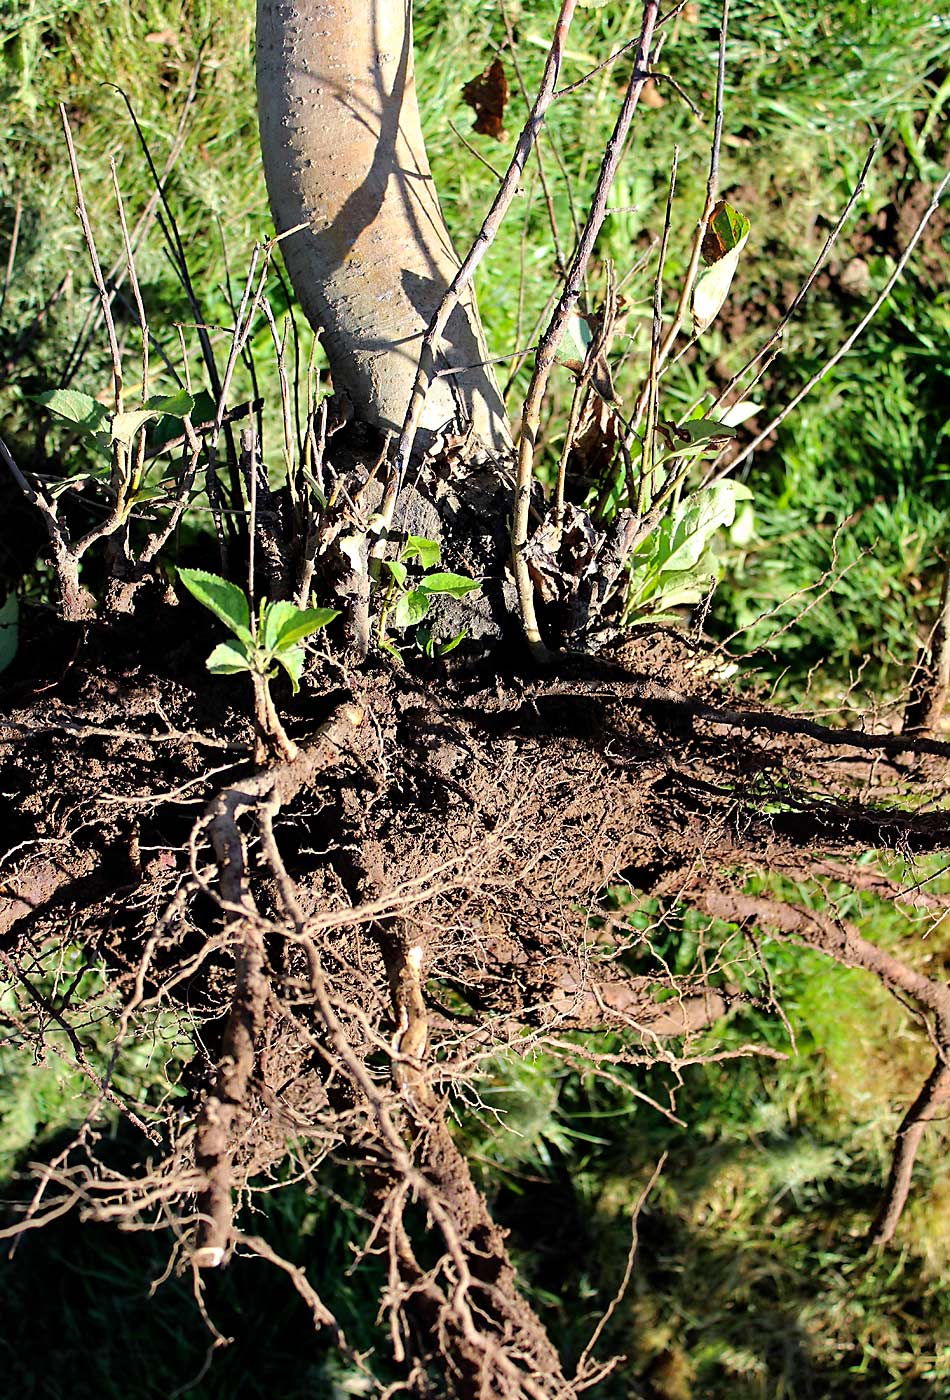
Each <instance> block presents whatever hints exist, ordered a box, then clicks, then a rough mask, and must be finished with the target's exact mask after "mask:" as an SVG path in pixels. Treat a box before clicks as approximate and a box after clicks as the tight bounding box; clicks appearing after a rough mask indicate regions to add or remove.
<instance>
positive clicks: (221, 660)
mask: <svg viewBox="0 0 950 1400" xmlns="http://www.w3.org/2000/svg"><path fill="white" fill-rule="evenodd" d="M205 665H206V666H207V668H208V670H209V671H213V672H214V674H215V675H216V676H232V675H234V674H236V672H238V671H250V670H251V662H250V658H249V657H248V654H247V652H246V651H245V649H244V648H243V647H242V646H240V645H239V644H238V643H237V642H219V644H218V645H217V646H216V647H215V649H214V651H213V652H212V653H211V655H210V656H209V657H208V659H207V661H206V662H205Z"/></svg>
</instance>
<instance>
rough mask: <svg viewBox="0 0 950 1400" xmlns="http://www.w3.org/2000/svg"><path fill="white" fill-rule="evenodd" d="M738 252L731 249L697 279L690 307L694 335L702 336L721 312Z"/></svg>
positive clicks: (734, 273) (733, 274) (737, 263)
mask: <svg viewBox="0 0 950 1400" xmlns="http://www.w3.org/2000/svg"><path fill="white" fill-rule="evenodd" d="M740 252H741V249H740V248H733V249H732V251H731V252H729V253H727V254H726V256H725V257H724V258H722V259H720V261H719V262H717V263H714V264H713V266H712V267H707V269H706V271H705V272H701V273H700V275H699V276H698V277H697V279H696V285H695V287H694V288H693V307H692V309H693V331H694V333H695V334H696V335H702V333H703V331H706V330H708V329H709V327H710V326H711V325H712V323H713V321H715V319H716V317H717V316H718V315H719V313H720V311H721V310H722V306H723V302H724V301H725V300H726V297H727V296H728V295H729V288H730V287H731V286H732V279H733V277H735V275H736V268H737V267H738V266H739V253H740Z"/></svg>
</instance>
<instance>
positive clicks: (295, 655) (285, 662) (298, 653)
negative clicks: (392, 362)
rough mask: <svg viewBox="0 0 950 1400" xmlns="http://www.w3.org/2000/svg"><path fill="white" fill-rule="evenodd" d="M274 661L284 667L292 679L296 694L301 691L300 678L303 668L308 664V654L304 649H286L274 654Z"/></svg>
mask: <svg viewBox="0 0 950 1400" xmlns="http://www.w3.org/2000/svg"><path fill="white" fill-rule="evenodd" d="M274 660H275V661H277V662H279V663H280V665H281V666H283V668H284V670H285V671H286V672H287V674H288V676H289V677H290V684H291V685H292V686H293V688H294V694H295V695H296V694H297V691H298V690H299V689H300V677H301V676H302V675H303V668H304V666H305V665H306V664H307V653H306V652H305V651H304V649H303V647H285V648H284V649H283V650H282V651H278V652H275V653H274Z"/></svg>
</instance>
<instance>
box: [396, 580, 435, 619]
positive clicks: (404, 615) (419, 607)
mask: <svg viewBox="0 0 950 1400" xmlns="http://www.w3.org/2000/svg"><path fill="white" fill-rule="evenodd" d="M429 603H430V599H429V598H428V596H427V595H426V594H425V593H423V592H422V590H421V589H419V588H414V589H413V590H412V592H411V593H403V594H401V595H400V597H399V599H398V601H397V603H396V606H395V607H394V608H393V610H392V612H391V613H390V615H389V625H390V627H397V628H403V627H415V625H416V623H418V622H421V621H422V619H423V618H424V617H425V616H426V615H427V614H428V611H429Z"/></svg>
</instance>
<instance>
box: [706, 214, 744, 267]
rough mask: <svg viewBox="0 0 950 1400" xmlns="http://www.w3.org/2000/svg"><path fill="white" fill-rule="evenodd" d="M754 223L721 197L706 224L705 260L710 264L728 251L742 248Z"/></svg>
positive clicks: (720, 258) (721, 257)
mask: <svg viewBox="0 0 950 1400" xmlns="http://www.w3.org/2000/svg"><path fill="white" fill-rule="evenodd" d="M751 228H752V225H751V224H750V223H749V220H748V219H747V218H746V216H745V214H741V213H740V212H739V210H738V209H736V207H735V206H734V205H732V204H727V203H726V201H725V200H724V199H721V200H720V201H719V203H718V204H717V205H716V207H715V208H714V209H713V212H712V218H711V219H710V220H709V223H708V224H707V225H706V233H705V235H704V237H703V246H702V249H701V252H702V255H703V261H704V262H705V263H707V264H708V265H709V266H712V264H713V263H717V262H720V261H721V260H722V259H723V258H724V257H725V256H726V254H727V253H731V252H732V251H733V250H734V249H741V248H742V246H743V244H744V243H745V241H746V239H747V238H748V236H749V231H750V229H751Z"/></svg>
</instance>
